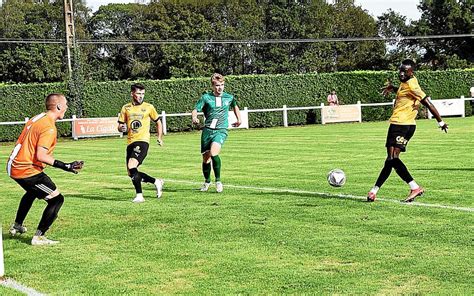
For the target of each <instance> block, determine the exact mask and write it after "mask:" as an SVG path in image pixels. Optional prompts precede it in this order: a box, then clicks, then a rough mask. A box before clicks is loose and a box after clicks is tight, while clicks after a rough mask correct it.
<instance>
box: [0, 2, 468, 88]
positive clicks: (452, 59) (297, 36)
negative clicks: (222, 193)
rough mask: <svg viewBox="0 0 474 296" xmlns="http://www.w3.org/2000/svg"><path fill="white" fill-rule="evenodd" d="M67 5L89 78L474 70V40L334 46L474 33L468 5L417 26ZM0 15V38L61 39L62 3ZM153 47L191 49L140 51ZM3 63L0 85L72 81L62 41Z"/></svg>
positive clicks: (230, 5) (444, 7)
mask: <svg viewBox="0 0 474 296" xmlns="http://www.w3.org/2000/svg"><path fill="white" fill-rule="evenodd" d="M73 2H74V12H75V30H76V37H77V39H78V40H94V41H98V42H97V43H95V44H90V43H81V44H79V45H76V46H79V47H80V48H78V50H77V52H78V53H79V54H75V56H74V58H75V62H77V63H80V69H81V71H82V73H83V75H84V76H83V77H82V78H81V79H84V80H85V81H88V80H102V81H103V80H127V79H132V80H136V79H168V78H180V77H195V76H203V75H206V76H207V75H209V73H211V72H215V71H218V72H222V73H223V74H226V75H230V74H233V75H240V74H304V73H315V72H335V71H351V70H383V69H393V67H394V65H396V64H398V63H399V61H400V60H401V59H404V58H406V57H410V58H414V59H415V60H417V61H421V64H422V67H423V68H426V69H446V68H463V67H472V66H473V64H474V48H473V47H474V45H473V44H474V43H473V42H472V38H446V39H433V40H428V39H423V40H402V39H400V40H393V41H389V42H382V41H364V42H355V41H343V42H337V40H338V39H344V38H354V37H386V38H393V37H403V36H410V35H446V34H460V33H472V32H473V24H472V17H473V16H472V5H473V0H459V1H458V0H422V1H420V5H419V9H420V11H421V12H422V17H421V19H420V20H418V21H414V22H410V23H408V22H407V20H406V18H405V17H403V16H401V15H400V14H397V13H395V12H394V11H391V10H388V11H387V12H386V13H384V14H382V15H381V16H380V17H379V18H378V19H377V20H376V19H374V18H373V17H371V16H370V15H369V14H368V12H367V11H365V10H363V9H362V8H361V7H359V6H357V5H356V4H354V1H353V0H338V1H336V2H335V4H328V3H327V1H324V0H295V1H283V0H233V1H229V0H200V1H198V0H151V1H150V3H149V4H147V5H143V4H136V3H130V4H108V5H105V6H101V7H100V8H99V9H98V10H97V11H96V12H94V13H92V12H91V10H90V9H89V8H87V6H86V5H85V1H84V0H74V1H73ZM0 16H1V21H0V38H2V39H3V40H6V39H10V40H11V39H14V40H18V39H24V40H30V39H35V40H64V35H65V32H64V16H63V0H4V1H3V4H2V5H1V6H0ZM282 39H285V40H287V39H288V40H308V39H313V40H314V39H316V40H319V39H326V40H327V41H324V42H277V41H278V40H282ZM102 40H104V41H108V42H101V41H102ZM149 40H153V41H171V40H187V41H197V42H194V43H172V44H169V43H167V44H164V43H158V44H156V43H155V44H140V42H146V41H149ZM215 40H245V42H241V43H215V42H213V41H215ZM259 40H266V41H265V42H259ZM0 59H1V63H0V82H54V81H64V80H65V79H67V77H68V75H67V67H66V66H65V65H66V58H65V49H64V45H63V44H48V43H28V42H26V43H19V42H12V43H6V42H0Z"/></svg>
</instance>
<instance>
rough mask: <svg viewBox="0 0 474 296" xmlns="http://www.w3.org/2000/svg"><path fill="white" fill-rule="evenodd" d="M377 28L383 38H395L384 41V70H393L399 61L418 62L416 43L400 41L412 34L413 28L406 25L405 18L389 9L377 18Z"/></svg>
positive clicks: (418, 55)
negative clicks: (411, 60) (385, 50)
mask: <svg viewBox="0 0 474 296" xmlns="http://www.w3.org/2000/svg"><path fill="white" fill-rule="evenodd" d="M377 28H378V32H379V35H380V36H381V37H384V38H387V39H388V38H395V39H390V40H388V41H386V42H385V43H386V46H387V54H386V57H385V60H386V63H385V64H384V66H383V67H384V68H386V69H393V68H395V67H397V66H398V65H399V64H400V61H402V60H404V59H407V58H411V59H413V60H419V57H420V54H419V52H418V51H419V48H418V46H417V42H416V40H415V41H412V40H404V39H401V38H402V37H405V36H410V35H412V34H413V27H412V26H411V25H410V24H408V23H407V18H406V17H405V16H402V15H401V14H399V13H397V12H394V11H393V10H391V9H389V10H388V11H387V12H386V13H384V14H382V15H381V16H379V17H378V20H377Z"/></svg>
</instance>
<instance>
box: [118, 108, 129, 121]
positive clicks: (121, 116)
mask: <svg viewBox="0 0 474 296" xmlns="http://www.w3.org/2000/svg"><path fill="white" fill-rule="evenodd" d="M118 122H121V123H126V122H127V114H126V113H125V106H123V107H122V110H120V114H119V118H118Z"/></svg>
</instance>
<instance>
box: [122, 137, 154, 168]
mask: <svg viewBox="0 0 474 296" xmlns="http://www.w3.org/2000/svg"><path fill="white" fill-rule="evenodd" d="M149 146H150V144H148V143H147V142H142V141H137V142H133V143H132V144H130V145H128V146H127V164H128V160H129V159H130V158H135V159H136V160H138V164H142V162H143V160H145V157H146V155H147V154H148V147H149Z"/></svg>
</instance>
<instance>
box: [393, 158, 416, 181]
mask: <svg viewBox="0 0 474 296" xmlns="http://www.w3.org/2000/svg"><path fill="white" fill-rule="evenodd" d="M392 163H393V168H394V169H395V172H397V174H398V175H399V176H400V178H402V180H403V181H405V182H406V183H410V182H411V181H413V177H412V176H411V175H410V173H409V172H408V169H407V167H406V166H405V164H404V163H403V162H402V160H401V159H400V158H394V159H392Z"/></svg>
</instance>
